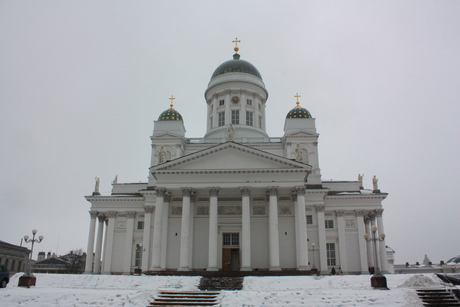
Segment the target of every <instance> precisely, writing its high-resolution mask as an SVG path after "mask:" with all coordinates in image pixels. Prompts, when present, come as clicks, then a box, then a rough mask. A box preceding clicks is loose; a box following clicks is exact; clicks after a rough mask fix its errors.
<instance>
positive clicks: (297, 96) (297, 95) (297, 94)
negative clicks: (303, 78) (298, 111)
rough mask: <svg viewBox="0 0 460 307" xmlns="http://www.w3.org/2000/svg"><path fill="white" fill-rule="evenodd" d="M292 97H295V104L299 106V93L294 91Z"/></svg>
mask: <svg viewBox="0 0 460 307" xmlns="http://www.w3.org/2000/svg"><path fill="white" fill-rule="evenodd" d="M294 97H296V98H297V102H296V105H297V106H300V102H299V97H300V95H299V93H296V94H295V96H294Z"/></svg>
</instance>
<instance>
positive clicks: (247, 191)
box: [240, 187, 251, 196]
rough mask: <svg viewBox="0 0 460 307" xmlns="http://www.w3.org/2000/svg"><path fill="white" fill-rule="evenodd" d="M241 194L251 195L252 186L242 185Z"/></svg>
mask: <svg viewBox="0 0 460 307" xmlns="http://www.w3.org/2000/svg"><path fill="white" fill-rule="evenodd" d="M240 192H241V196H249V195H251V187H240Z"/></svg>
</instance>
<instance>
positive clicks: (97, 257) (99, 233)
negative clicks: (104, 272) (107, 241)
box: [93, 215, 106, 274]
mask: <svg viewBox="0 0 460 307" xmlns="http://www.w3.org/2000/svg"><path fill="white" fill-rule="evenodd" d="M97 219H98V220H99V226H98V227H97V240H96V255H95V259H94V271H93V272H94V274H101V255H102V236H103V235H104V222H105V219H106V217H105V216H104V215H99V216H98V217H97Z"/></svg>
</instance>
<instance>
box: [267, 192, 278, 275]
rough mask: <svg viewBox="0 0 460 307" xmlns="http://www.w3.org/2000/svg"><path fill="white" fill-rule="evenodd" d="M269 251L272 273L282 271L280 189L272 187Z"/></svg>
mask: <svg viewBox="0 0 460 307" xmlns="http://www.w3.org/2000/svg"><path fill="white" fill-rule="evenodd" d="M268 195H269V203H268V241H269V244H268V250H269V263H270V267H269V269H270V271H280V270H281V267H280V243H279V226H278V189H277V188H275V187H270V188H269V189H268Z"/></svg>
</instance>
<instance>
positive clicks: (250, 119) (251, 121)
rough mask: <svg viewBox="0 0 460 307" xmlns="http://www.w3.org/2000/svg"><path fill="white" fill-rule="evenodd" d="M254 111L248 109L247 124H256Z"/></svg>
mask: <svg viewBox="0 0 460 307" xmlns="http://www.w3.org/2000/svg"><path fill="white" fill-rule="evenodd" d="M253 114H254V113H253V112H250V111H246V125H247V126H252V125H253V124H254V121H253V118H252V116H253Z"/></svg>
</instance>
